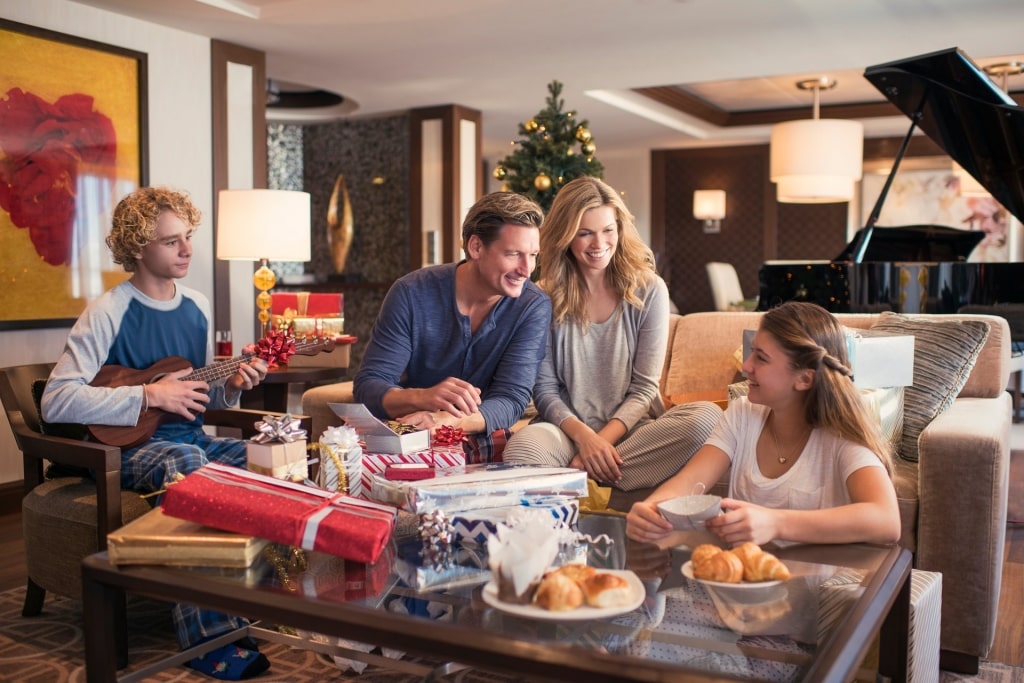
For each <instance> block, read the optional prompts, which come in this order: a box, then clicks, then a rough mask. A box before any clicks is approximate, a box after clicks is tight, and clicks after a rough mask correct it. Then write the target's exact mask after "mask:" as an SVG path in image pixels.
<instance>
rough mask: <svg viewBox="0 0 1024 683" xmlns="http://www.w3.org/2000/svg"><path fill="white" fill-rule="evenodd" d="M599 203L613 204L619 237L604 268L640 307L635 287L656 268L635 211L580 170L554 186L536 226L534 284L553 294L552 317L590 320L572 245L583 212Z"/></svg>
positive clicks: (622, 294)
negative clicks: (537, 253)
mask: <svg viewBox="0 0 1024 683" xmlns="http://www.w3.org/2000/svg"><path fill="white" fill-rule="evenodd" d="M602 206H611V207H612V208H613V209H614V210H615V222H616V224H617V225H618V230H619V243H618V245H617V246H616V248H615V253H614V254H613V255H612V260H611V263H610V264H609V265H608V270H607V272H606V276H607V278H608V283H609V284H610V285H611V286H612V288H613V289H614V290H615V292H616V293H617V294H618V295H619V298H620V299H622V300H623V301H625V302H626V303H627V304H629V305H631V306H636V307H637V308H643V300H642V299H641V297H640V296H639V295H638V294H637V291H638V290H639V289H640V288H642V287H646V286H648V284H649V283H650V282H651V280H652V279H653V276H654V275H655V274H656V271H655V268H654V253H653V252H652V251H651V249H650V247H648V246H647V245H646V244H644V241H643V240H642V239H640V234H639V233H638V232H637V230H636V225H635V224H634V223H633V215H632V214H631V213H630V212H629V209H627V208H626V204H625V203H624V202H623V201H622V198H621V197H619V194H618V193H617V192H616V191H615V190H614V189H612V187H611V186H610V185H608V184H607V183H605V182H604V181H602V180H599V179H597V178H591V177H589V176H584V177H582V178H576V179H575V180H571V181H569V182H568V183H566V184H565V186H564V187H563V188H562V189H561V190H559V191H558V194H557V195H555V201H554V203H553V204H552V205H551V210H550V211H549V212H548V215H547V217H546V218H545V219H544V224H543V225H542V226H541V229H540V257H539V261H540V273H541V276H540V280H539V281H538V283H537V284H538V285H539V286H540V288H541V289H543V290H544V291H545V292H547V293H548V296H550V297H551V308H552V319H553V321H554V322H555V323H556V324H560V323H563V322H565V321H566V320H571V321H572V322H575V323H580V324H582V325H588V324H590V319H589V318H588V316H587V285H586V282H584V280H583V274H582V273H581V272H580V268H579V264H578V263H577V262H576V257H575V256H574V255H573V253H572V250H571V249H570V245H571V244H572V241H573V240H574V239H575V238H576V232H577V231H578V230H579V227H580V221H581V220H582V219H583V214H584V213H585V212H587V211H589V210H590V209H597V208H600V207H602Z"/></svg>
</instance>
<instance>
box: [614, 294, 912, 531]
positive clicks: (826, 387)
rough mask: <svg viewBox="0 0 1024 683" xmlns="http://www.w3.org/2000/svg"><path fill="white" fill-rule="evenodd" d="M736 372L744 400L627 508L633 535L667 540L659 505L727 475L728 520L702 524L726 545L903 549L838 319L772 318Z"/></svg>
mask: <svg viewBox="0 0 1024 683" xmlns="http://www.w3.org/2000/svg"><path fill="white" fill-rule="evenodd" d="M743 372H744V374H746V376H747V378H748V379H749V380H750V393H749V396H747V397H746V398H741V399H738V400H735V401H733V402H732V403H731V404H730V405H729V409H728V410H726V412H725V415H724V416H723V418H722V420H721V422H719V423H718V426H717V427H716V428H715V431H714V433H713V434H712V435H711V438H710V439H708V442H707V444H705V445H704V447H703V448H701V449H700V450H699V451H698V452H697V454H696V455H694V456H693V459H692V460H690V462H689V463H687V465H686V467H684V468H683V469H682V470H681V471H680V472H679V473H678V474H677V475H676V476H674V477H672V478H671V479H669V480H668V481H667V482H665V483H664V484H663V485H662V486H660V487H659V488H658V489H657V490H656V491H655V492H654V493H653V494H651V496H650V497H648V498H647V500H645V501H643V502H639V503H636V504H634V505H633V508H632V509H631V510H630V512H629V516H628V517H627V519H626V533H627V534H628V535H629V536H630V538H633V539H634V540H637V541H643V542H650V543H657V542H658V541H660V540H662V539H663V538H665V536H667V535H668V534H669V532H671V530H672V527H671V526H670V525H669V523H668V522H667V521H665V519H664V518H662V517H661V515H660V514H658V510H657V504H658V502H660V501H662V500H666V499H668V498H672V497H675V496H678V495H683V494H687V493H690V492H691V491H693V490H694V487H695V486H698V485H700V484H703V485H704V486H706V487H711V486H712V485H713V484H714V483H715V482H717V481H718V480H719V479H720V478H721V477H722V476H724V475H725V473H726V471H729V473H730V474H729V497H728V498H725V499H723V500H722V509H723V511H724V513H723V514H721V515H718V516H717V517H713V518H711V519H709V520H707V521H706V522H705V527H706V529H707V530H708V531H710V532H711V533H713V534H715V535H717V536H718V537H719V538H720V539H721V540H722V541H723V543H724V544H725V545H730V546H736V545H739V544H741V543H744V542H746V541H752V542H754V543H757V544H758V545H762V544H765V543H768V542H769V541H776V540H779V541H790V542H798V543H855V542H873V543H895V542H896V541H898V540H899V537H900V513H899V508H898V507H897V503H896V491H895V488H894V487H893V483H892V478H891V473H892V455H891V449H890V446H889V443H888V442H887V441H886V440H885V437H884V436H883V435H882V433H881V429H880V427H879V425H878V421H877V420H875V419H873V418H872V417H870V415H869V414H868V411H867V409H866V408H865V407H864V402H863V401H862V399H861V397H860V393H859V392H858V391H857V389H856V387H854V385H853V379H852V371H851V370H850V366H849V362H848V361H847V355H846V337H845V334H844V332H843V329H842V327H841V326H840V325H839V323H838V321H837V320H836V319H835V317H834V316H833V315H832V314H831V313H829V312H828V311H826V310H825V309H824V308H822V307H820V306H817V305H815V304H810V303H803V302H789V303H785V304H782V305H781V306H779V307H777V308H774V309H772V310H770V311H768V312H767V313H765V314H764V316H763V317H762V318H761V324H760V326H759V328H758V331H757V333H756V334H755V336H754V340H753V343H752V345H751V351H750V355H749V356H748V357H747V358H746V360H745V361H744V363H743ZM730 467H731V470H730Z"/></svg>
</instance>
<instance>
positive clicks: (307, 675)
mask: <svg viewBox="0 0 1024 683" xmlns="http://www.w3.org/2000/svg"><path fill="white" fill-rule="evenodd" d="M23 597H24V591H23V590H22V589H20V588H19V589H13V590H9V591H7V592H3V593H0V681H4V682H7V681H10V682H11V683H15V682H18V683H20V682H27V681H31V683H84V681H85V665H84V660H85V650H84V643H83V638H82V628H81V623H82V619H81V616H82V615H81V603H79V602H78V601H76V600H69V599H67V598H63V597H59V596H50V597H48V598H47V600H46V607H45V609H44V610H43V614H42V615H40V616H38V617H34V618H31V619H26V618H23V617H22V616H21V605H22V599H23ZM172 633H173V629H172V626H171V620H170V613H169V609H168V606H167V605H166V604H165V603H160V602H156V601H153V600H147V599H142V598H132V597H130V598H129V609H128V648H129V655H128V656H129V661H130V664H129V667H128V668H127V669H124V670H122V671H121V672H119V673H120V675H125V674H126V673H129V672H131V671H138V670H139V669H141V668H143V667H145V666H147V665H148V664H151V663H153V662H156V661H159V660H160V659H162V658H164V657H167V656H169V655H172V654H174V653H175V652H176V651H177V643H176V641H175V639H174V636H173V635H172ZM260 650H261V651H262V652H264V653H265V654H266V655H267V657H268V658H269V659H270V661H271V668H270V671H269V672H267V673H265V674H263V675H261V676H259V677H258V678H256V679H254V680H256V681H259V683H276V682H278V681H281V682H287V683H314V682H318V681H361V682H362V683H406V682H409V683H411V682H412V681H420V680H423V676H422V674H412V673H396V672H395V671H394V670H389V669H387V668H383V667H380V666H376V665H373V664H371V665H369V666H368V667H367V668H366V669H365V670H364V671H363V673H361V674H357V673H355V672H353V671H351V670H349V671H347V672H342V671H341V670H340V669H339V667H338V666H337V665H336V664H335V662H334V660H333V659H332V658H331V657H330V656H329V655H327V654H321V653H317V652H313V651H310V650H305V649H299V648H294V647H290V646H288V645H286V644H281V643H267V642H264V643H261V646H260ZM402 663H408V664H412V665H417V666H436V665H438V664H439V662H430V661H428V660H423V659H412V658H406V659H403V660H402ZM402 663H399V664H398V666H401V665H402ZM146 680H148V681H159V682H161V683H210V681H212V680H214V679H212V678H208V677H206V676H202V675H200V674H197V673H195V672H193V671H192V670H191V669H187V668H185V667H182V666H175V667H172V668H169V669H166V670H164V671H161V672H160V673H158V674H155V675H154V676H152V677H150V678H147V679H146ZM436 680H443V681H452V682H454V683H511V681H514V680H517V679H514V678H511V677H503V676H499V675H496V674H490V673H487V672H482V671H477V670H473V669H464V670H461V671H456V672H454V673H451V674H448V675H446V676H443V677H440V678H438V679H436ZM940 681H941V683H960V682H963V681H985V682H987V683H1024V669H1020V668H1015V667H1011V666H1007V665H1005V664H999V663H996V662H984V663H983V664H982V669H981V671H980V673H979V674H978V675H977V676H960V675H957V674H951V673H948V672H945V671H943V672H942V673H941V677H940Z"/></svg>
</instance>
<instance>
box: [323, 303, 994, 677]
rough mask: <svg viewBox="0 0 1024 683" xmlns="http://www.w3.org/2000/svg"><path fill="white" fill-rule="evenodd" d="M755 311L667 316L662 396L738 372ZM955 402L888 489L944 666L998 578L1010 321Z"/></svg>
mask: <svg viewBox="0 0 1024 683" xmlns="http://www.w3.org/2000/svg"><path fill="white" fill-rule="evenodd" d="M760 315H761V314H760V313H742V312H740V313H732V312H721V313H691V314H690V315H686V316H673V320H672V326H671V337H670V340H669V348H670V350H671V351H670V353H669V355H668V358H667V359H666V362H665V368H664V371H663V375H662V391H663V393H664V394H665V395H666V396H671V395H674V394H685V393H690V392H702V391H713V390H721V389H722V388H723V387H726V386H727V385H728V384H729V383H731V382H733V381H735V380H736V373H737V370H736V363H735V360H734V354H735V353H736V350H737V348H738V347H739V345H740V344H741V341H742V334H743V330H745V329H754V328H756V327H757V323H758V319H759V317H760ZM837 317H838V318H839V319H840V322H842V324H843V325H845V326H847V327H856V328H867V327H871V325H873V324H874V323H875V322H876V321H877V320H878V316H877V315H874V314H840V315H838V316H837ZM943 317H950V318H964V319H973V320H984V321H986V322H988V323H989V336H988V339H987V341H986V343H985V346H984V348H983V349H982V351H981V354H980V355H979V356H978V360H977V362H976V363H975V365H974V368H973V370H972V371H971V374H970V377H969V378H968V380H967V383H966V384H965V385H964V387H963V389H962V390H961V391H960V394H959V396H958V398H957V399H956V400H955V401H954V403H953V406H952V407H951V408H949V409H948V410H946V411H945V412H943V413H942V414H940V415H939V416H938V417H936V418H935V419H934V420H933V421H932V422H931V424H930V425H929V426H928V427H927V428H926V429H925V430H924V432H923V433H922V434H921V438H920V440H919V442H918V443H919V447H920V459H919V461H918V462H917V463H913V462H908V461H905V460H900V459H898V462H897V472H896V489H897V494H898V495H899V498H900V510H901V514H902V516H903V537H902V539H901V541H900V542H901V544H902V545H904V546H906V547H907V548H908V549H910V550H911V551H913V552H914V567H916V568H918V569H924V570H928V571H935V572H941V573H942V575H943V578H942V639H941V647H942V650H943V652H942V666H943V668H946V669H952V670H967V671H969V670H971V669H972V667H976V666H977V659H978V658H979V657H984V656H985V655H986V654H987V653H988V651H989V649H990V648H991V646H992V642H993V639H994V636H995V625H996V611H997V608H998V605H999V589H1000V582H1001V581H1002V565H1003V542H1004V539H1005V530H1006V498H1007V490H1008V482H1009V461H1010V445H1009V434H1010V421H1011V412H1010V403H1011V401H1010V395H1009V394H1008V393H1007V392H1006V391H1005V387H1006V384H1007V379H1008V377H1009V362H1010V330H1009V326H1008V325H1007V323H1006V320H1005V319H1003V318H1000V317H996V316H986V315H969V316H968V315H965V316H943ZM307 410H308V409H307Z"/></svg>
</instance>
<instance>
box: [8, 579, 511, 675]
mask: <svg viewBox="0 0 1024 683" xmlns="http://www.w3.org/2000/svg"><path fill="white" fill-rule="evenodd" d="M23 597H24V591H23V590H21V589H16V590H10V591H7V592H5V593H0V681H4V682H8V681H10V682H11V683H15V682H17V683H29V682H31V683H83V682H84V681H85V664H84V662H85V646H84V641H83V636H82V627H81V623H82V620H81V603H80V602H78V601H77V600H69V599H67V598H63V597H59V596H58V597H53V596H48V597H47V600H46V606H45V609H44V610H43V614H42V615H40V616H38V617H33V618H29V619H26V618H24V617H22V616H21V605H22V600H23ZM128 620H129V621H128V648H129V655H128V656H129V662H130V663H129V667H128V668H127V669H124V670H122V671H120V672H119V675H122V676H123V675H125V674H127V673H129V672H131V671H137V670H139V669H141V668H143V667H145V666H146V665H148V664H150V663H152V662H156V661H159V660H160V659H162V658H164V657H167V656H168V655H171V654H174V653H175V652H176V651H177V642H176V641H175V639H174V636H173V635H172V634H173V627H172V626H171V619H170V612H169V609H168V606H167V605H166V604H165V603H159V602H155V601H153V600H147V599H141V598H140V599H135V598H129V610H128ZM260 651H261V652H263V653H265V654H266V655H267V657H268V658H269V659H270V661H271V668H270V671H269V672H267V673H264V674H263V675H261V676H259V677H257V678H256V679H253V680H255V681H259V682H260V683H273V682H277V681H280V682H282V683H284V682H286V683H316V682H319V681H347V680H356V681H361V682H362V683H385V682H386V683H406V682H410V683H411V682H412V681H419V680H422V676H421V675H413V674H402V673H396V672H394V671H391V670H388V669H384V668H381V667H378V666H374V665H370V666H369V667H368V668H367V669H366V670H365V671H363V673H362V674H356V673H354V672H353V671H348V672H347V673H343V672H341V671H340V670H339V668H338V667H337V666H336V665H335V663H334V662H333V660H332V659H331V658H330V657H329V656H328V655H325V654H319V653H316V652H312V651H309V650H303V649H298V648H293V647H289V646H288V645H284V644H280V643H265V642H264V643H261V645H260ZM404 661H408V662H410V663H412V664H424V665H426V664H429V662H426V661H425V660H419V659H415V660H404ZM146 680H149V681H159V682H161V683H172V682H173V683H210V682H211V681H213V680H215V679H213V678H209V677H207V676H203V675H200V674H197V673H195V672H193V671H192V670H191V669H188V668H185V667H183V666H175V667H172V668H170V669H166V670H164V671H162V672H160V673H158V674H156V675H154V676H152V677H150V678H147V679H146ZM441 680H444V681H453V682H459V683H509V682H511V681H513V680H515V679H512V678H510V677H503V676H497V675H492V674H488V673H486V672H480V671H474V670H468V669H467V670H462V671H457V672H455V673H452V674H450V675H448V676H445V677H444V678H442V679H441Z"/></svg>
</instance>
